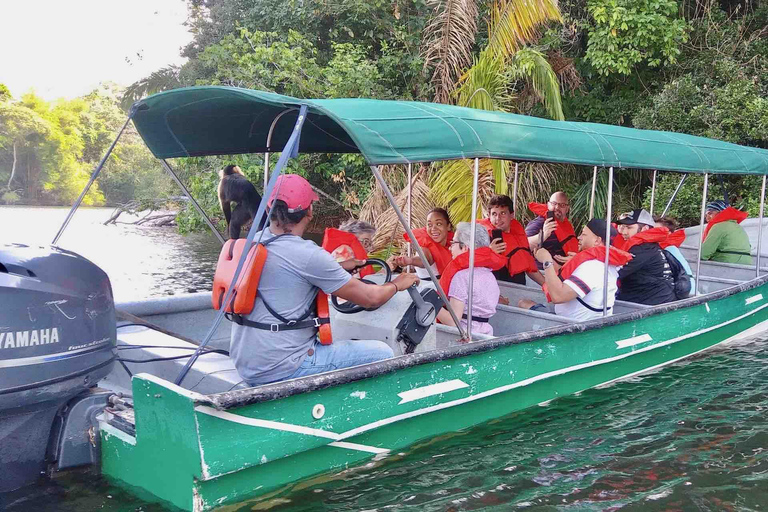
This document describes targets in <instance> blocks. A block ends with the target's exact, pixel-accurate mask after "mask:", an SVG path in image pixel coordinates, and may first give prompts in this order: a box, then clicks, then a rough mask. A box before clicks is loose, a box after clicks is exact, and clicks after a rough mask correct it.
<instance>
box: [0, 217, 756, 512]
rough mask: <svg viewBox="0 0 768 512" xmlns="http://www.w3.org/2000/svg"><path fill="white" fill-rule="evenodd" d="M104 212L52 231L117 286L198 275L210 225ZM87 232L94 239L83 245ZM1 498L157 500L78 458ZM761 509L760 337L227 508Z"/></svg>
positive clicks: (64, 503)
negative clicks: (198, 228) (131, 221)
mask: <svg viewBox="0 0 768 512" xmlns="http://www.w3.org/2000/svg"><path fill="white" fill-rule="evenodd" d="M64 213H65V212H64V211H62V210H51V209H46V210H41V209H29V208H0V235H2V239H3V241H11V240H14V241H24V240H26V241H28V242H29V241H40V242H46V241H49V240H50V239H51V238H52V237H53V235H54V234H55V232H56V230H57V229H58V224H57V222H60V219H62V218H63V216H64ZM108 214H109V211H108V210H104V209H90V210H84V211H82V212H78V216H76V217H75V220H74V221H73V224H72V226H71V227H70V230H71V231H67V233H66V234H65V235H64V237H62V240H61V245H62V246H63V247H65V248H68V249H72V250H74V251H76V252H80V253H81V254H83V255H85V256H87V257H89V258H90V259H92V260H93V261H94V262H96V263H97V264H99V265H101V266H102V267H103V268H105V269H106V270H107V271H108V272H109V273H110V275H111V277H112V279H113V287H114V289H115V294H116V296H117V297H118V299H121V298H138V297H142V296H149V295H155V296H156V295H165V294H170V293H183V292H185V291H188V290H204V289H205V287H206V286H209V284H208V283H210V277H211V275H212V271H213V266H214V264H215V259H216V256H217V254H218V242H216V240H215V238H213V236H209V235H207V234H196V235H194V236H187V237H183V236H180V235H178V234H176V233H175V231H173V229H161V230H157V229H155V228H140V227H136V226H124V225H119V226H100V225H99V222H100V221H101V222H103V219H105V218H107V217H108ZM54 219H55V220H54ZM41 221H45V222H42V223H41ZM9 226H11V227H10V228H9ZM20 226H27V227H20ZM28 232H29V233H28ZM9 233H11V234H12V235H13V236H11V237H10V239H9V238H8V236H9ZM24 234H30V235H34V236H35V237H36V238H35V239H34V240H31V239H30V236H26V237H25V236H21V235H24ZM94 242H96V245H100V246H101V247H99V248H89V246H91V245H94ZM145 252H146V253H147V254H149V256H145V255H144V253H145ZM161 270H162V272H161ZM161 274H162V275H161ZM0 478H2V476H1V475H0ZM3 507H5V508H6V509H7V510H9V511H12V512H21V511H24V512H26V511H43V512H65V511H66V512H70V511H72V512H74V511H91V510H93V511H96V510H100V511H108V512H118V511H119V512H128V511H148V512H150V511H151V512H156V511H157V512H159V511H170V510H172V509H169V508H166V507H164V506H162V505H158V504H152V503H149V502H145V501H142V500H141V499H139V498H137V497H135V496H134V495H132V494H130V493H129V492H127V491H125V490H123V489H121V488H119V487H117V486H115V485H114V484H112V483H110V482H108V481H106V480H105V479H103V478H101V477H100V476H98V473H97V471H95V470H92V469H85V470H78V471H69V472H65V473H62V474H58V475H56V476H54V477H53V478H52V479H50V478H47V479H41V480H40V482H39V483H38V484H37V485H35V486H31V487H29V488H26V489H24V490H21V491H17V492H16V493H13V494H12V495H9V496H5V497H2V496H0V509H2V508H3ZM767 507H768V345H767V344H766V343H765V342H764V340H754V341H749V342H740V343H738V344H733V345H729V346H723V347H719V348H716V349H713V350H710V351H708V352H706V353H704V354H702V355H700V356H698V357H695V358H692V359H689V360H686V361H683V362H681V363H678V364H675V365H672V366H669V367H666V368H664V369H661V370H659V371H657V372H654V373H651V374H646V375H643V376H639V377H635V378H632V379H630V380H627V381H622V382H618V383H615V384H612V385H610V386H606V387H604V388H601V389H592V390H588V391H585V392H583V393H581V394H579V395H576V396H570V397H566V398H562V399H559V400H555V401H553V402H551V403H550V404H549V405H547V406H544V407H536V408H533V409H529V410H527V411H523V412H520V413H516V414H513V415H510V416H507V417H505V418H501V419H498V420H495V421H492V422H489V423H487V424H484V425H481V426H479V427H476V428H472V429H469V430H466V431H462V432H458V433H454V434H451V435H447V436H442V437H440V438H436V439H433V440H430V441H429V442H425V443H422V444H420V445H418V446H413V447H411V448H410V449H409V450H408V451H407V452H406V453H404V454H398V455H394V456H391V457H389V458H388V459H385V460H383V461H380V462H378V463H376V464H369V465H367V466H363V467H361V468H356V469H353V470H349V471H346V472H343V473H337V474H327V475H322V476H320V477H317V478H314V479H312V480H310V481H307V482H302V483H300V484H298V485H296V486H295V487H294V488H293V489H292V490H291V491H289V492H285V493H283V494H282V495H280V496H279V497H276V498H273V499H272V500H270V501H267V502H250V503H243V504H241V505H239V506H234V507H227V510H228V511H229V512H231V511H235V510H237V511H250V510H266V509H269V510H274V511H281V512H283V511H286V512H287V511H315V510H329V511H330V510H334V511H337V510H338V511H357V510H368V511H372V510H390V509H394V510H414V511H422V510H425V511H445V512H454V511H457V512H458V511H468V510H546V511H550V510H551V511H555V510H563V511H565V510H568V511H583V510H619V509H622V510H628V511H634V510H652V511H656V510H659V511H661V510H664V511H667V510H680V511H688V510H701V511H721V510H727V511H730V510H733V511H736V510H738V511H746V510H755V511H757V510H764V509H765V508H767Z"/></svg>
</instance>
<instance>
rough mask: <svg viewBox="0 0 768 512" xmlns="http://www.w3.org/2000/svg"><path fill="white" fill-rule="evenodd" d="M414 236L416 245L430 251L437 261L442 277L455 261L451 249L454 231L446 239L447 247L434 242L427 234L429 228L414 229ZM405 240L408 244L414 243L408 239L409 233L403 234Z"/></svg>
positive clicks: (438, 270) (438, 271)
mask: <svg viewBox="0 0 768 512" xmlns="http://www.w3.org/2000/svg"><path fill="white" fill-rule="evenodd" d="M413 236H415V237H416V243H418V244H419V245H420V246H421V247H423V248H424V249H429V253H430V254H431V255H432V259H433V260H434V261H435V266H436V267H437V273H438V275H442V273H443V271H444V270H445V267H447V266H448V264H449V263H450V262H451V260H452V259H453V256H451V251H450V249H449V247H450V245H451V240H453V231H449V232H448V237H447V238H446V239H445V245H440V244H438V243H437V242H435V241H434V240H432V237H431V236H429V233H427V228H419V229H414V230H413ZM403 238H405V240H406V241H407V242H411V241H412V240H411V239H410V238H408V233H403ZM423 263H424V265H425V266H426V265H427V264H428V262H426V261H425V262H423Z"/></svg>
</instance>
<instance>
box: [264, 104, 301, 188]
mask: <svg viewBox="0 0 768 512" xmlns="http://www.w3.org/2000/svg"><path fill="white" fill-rule="evenodd" d="M294 110H296V109H295V108H288V109H285V110H283V111H282V112H280V113H279V114H277V116H275V118H274V119H273V120H272V124H270V125H269V132H267V151H266V152H265V153H264V193H265V194H266V192H267V182H268V181H269V153H270V151H272V133H273V132H274V131H275V126H277V122H278V121H279V120H280V118H281V117H283V116H284V115H285V114H287V113H288V112H293V111H294Z"/></svg>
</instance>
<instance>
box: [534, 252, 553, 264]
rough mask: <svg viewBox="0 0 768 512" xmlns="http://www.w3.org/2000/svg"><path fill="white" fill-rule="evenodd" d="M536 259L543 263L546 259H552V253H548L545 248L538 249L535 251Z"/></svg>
mask: <svg viewBox="0 0 768 512" xmlns="http://www.w3.org/2000/svg"><path fill="white" fill-rule="evenodd" d="M536 259H537V260H539V261H540V262H541V263H545V262H547V261H552V255H551V254H549V251H548V250H546V249H539V250H538V251H536Z"/></svg>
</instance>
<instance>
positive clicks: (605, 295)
mask: <svg viewBox="0 0 768 512" xmlns="http://www.w3.org/2000/svg"><path fill="white" fill-rule="evenodd" d="M612 209H613V167H611V168H609V169H608V204H607V205H606V212H605V238H604V239H603V241H604V242H605V272H604V273H603V317H606V316H608V262H609V261H610V256H611V213H612V211H611V210H612Z"/></svg>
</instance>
